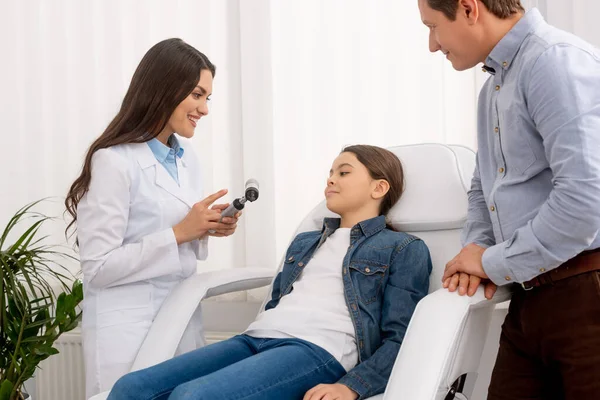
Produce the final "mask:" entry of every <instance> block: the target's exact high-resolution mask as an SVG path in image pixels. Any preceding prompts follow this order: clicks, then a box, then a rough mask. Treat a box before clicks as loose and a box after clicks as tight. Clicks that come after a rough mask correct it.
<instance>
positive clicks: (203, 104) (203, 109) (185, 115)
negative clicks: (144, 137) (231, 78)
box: [159, 69, 213, 143]
mask: <svg viewBox="0 0 600 400" xmlns="http://www.w3.org/2000/svg"><path fill="white" fill-rule="evenodd" d="M212 83H213V77H212V74H211V72H210V71H209V70H207V69H204V70H202V71H200V80H199V81H198V85H196V87H195V88H194V90H192V93H190V94H189V95H188V97H186V98H185V99H184V100H183V101H182V102H181V103H179V105H178V106H177V108H176V109H175V111H173V114H171V118H169V122H167V125H166V126H165V129H164V130H163V132H162V133H161V134H160V135H159V140H161V141H163V140H162V139H164V141H163V143H166V142H167V139H168V138H169V136H171V134H172V133H174V132H175V133H177V134H178V135H179V136H183V137H185V138H191V137H192V136H194V131H195V129H196V125H197V123H198V120H200V118H202V117H204V116H205V115H207V114H208V101H209V100H210V95H211V94H212Z"/></svg>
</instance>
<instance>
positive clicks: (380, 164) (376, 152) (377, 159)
mask: <svg viewBox="0 0 600 400" xmlns="http://www.w3.org/2000/svg"><path fill="white" fill-rule="evenodd" d="M345 152H348V153H352V154H354V155H355V156H356V158H357V159H358V161H360V163H361V164H363V165H364V166H365V167H366V168H367V170H368V171H369V175H371V178H373V179H385V180H386V181H387V182H388V183H389V184H390V190H388V192H387V193H386V195H385V197H384V198H383V200H382V201H381V207H380V209H379V214H380V215H385V214H387V213H388V211H390V209H391V208H392V207H393V206H394V204H396V202H397V201H398V200H399V199H400V197H401V196H402V192H403V191H404V171H403V169H402V163H401V162H400V159H398V157H397V156H396V155H395V154H394V153H392V152H391V151H389V150H386V149H383V148H381V147H377V146H370V145H367V144H358V145H353V146H348V147H345V148H344V149H343V150H342V153H345Z"/></svg>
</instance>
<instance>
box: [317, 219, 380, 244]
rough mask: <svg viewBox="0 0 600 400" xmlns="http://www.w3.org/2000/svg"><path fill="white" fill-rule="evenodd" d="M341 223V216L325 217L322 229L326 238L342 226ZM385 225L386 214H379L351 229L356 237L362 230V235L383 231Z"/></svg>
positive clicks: (371, 234)
mask: <svg viewBox="0 0 600 400" xmlns="http://www.w3.org/2000/svg"><path fill="white" fill-rule="evenodd" d="M340 223H341V219H340V218H325V219H324V220H323V228H322V229H321V233H322V234H324V237H325V238H326V237H328V236H329V235H331V234H332V233H333V232H335V231H336V229H337V228H339V227H340ZM385 227H386V222H385V216H383V215H379V216H377V217H374V218H370V219H367V220H365V221H361V222H359V223H358V224H356V225H354V226H353V227H352V230H351V237H352V238H353V239H356V238H357V237H358V236H361V235H360V232H362V236H365V237H370V236H373V235H375V234H376V233H378V232H381V231H382V230H383V229H385Z"/></svg>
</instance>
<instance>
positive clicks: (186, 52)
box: [65, 39, 215, 234]
mask: <svg viewBox="0 0 600 400" xmlns="http://www.w3.org/2000/svg"><path fill="white" fill-rule="evenodd" d="M202 70H209V71H210V72H211V74H212V75H213V77H214V75H215V66H214V65H213V64H212V63H211V62H210V61H209V60H208V58H207V57H206V56H205V55H204V54H202V53H201V52H199V51H198V50H196V49H195V48H194V47H192V46H190V45H189V44H187V43H185V42H184V41H183V40H181V39H167V40H163V41H162V42H159V43H157V44H155V45H154V46H152V48H151V49H150V50H148V52H147V53H146V54H145V55H144V58H142V61H141V62H140V64H139V65H138V67H137V69H136V71H135V73H134V74H133V78H132V79H131V84H130V85H129V89H128V90H127V93H126V94H125V98H124V99H123V103H122V104H121V109H120V110H119V112H118V113H117V115H116V116H115V118H114V119H113V120H112V121H111V123H110V124H109V125H108V127H107V128H106V130H105V131H104V133H102V135H100V137H98V138H97V139H96V140H95V141H94V143H92V145H91V146H90V148H89V149H88V151H87V154H86V156H85V161H84V163H83V168H82V171H81V174H80V175H79V177H77V179H75V181H74V182H73V184H72V185H71V188H70V189H69V193H68V194H67V197H66V199H65V207H66V209H67V212H68V213H69V214H71V216H72V217H73V221H71V223H70V224H69V225H68V226H67V229H66V230H65V234H67V233H68V231H69V229H70V228H71V226H72V225H73V224H74V223H75V222H76V221H77V205H78V204H79V201H80V200H81V198H82V197H83V196H84V195H85V193H86V192H87V190H88V188H89V185H90V180H91V177H92V173H91V162H92V156H93V155H94V153H95V152H96V151H98V150H100V149H104V148H107V147H111V146H115V145H118V144H124V143H143V142H147V141H149V140H151V139H153V138H155V137H156V136H158V134H159V133H160V132H161V131H162V130H163V129H164V128H165V126H166V125H167V122H168V121H169V118H170V117H171V114H173V112H174V111H175V108H177V106H178V105H179V103H181V102H182V101H183V100H185V98H186V97H187V96H188V95H189V94H190V93H191V92H192V91H193V90H194V88H195V87H196V85H197V84H198V81H199V78H200V72H201V71H202Z"/></svg>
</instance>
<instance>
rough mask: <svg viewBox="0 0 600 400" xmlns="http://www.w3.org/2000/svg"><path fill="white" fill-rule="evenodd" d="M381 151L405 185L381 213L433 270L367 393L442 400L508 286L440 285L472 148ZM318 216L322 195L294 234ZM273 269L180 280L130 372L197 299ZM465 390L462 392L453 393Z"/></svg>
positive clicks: (470, 368)
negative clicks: (452, 288) (391, 357)
mask: <svg viewBox="0 0 600 400" xmlns="http://www.w3.org/2000/svg"><path fill="white" fill-rule="evenodd" d="M389 150H391V151H393V152H394V153H395V154H396V155H398V157H399V158H400V160H401V161H402V164H403V167H404V174H405V181H406V188H405V192H404V194H403V196H402V198H401V199H400V201H399V203H398V204H396V205H395V206H394V207H393V208H392V209H391V210H390V212H389V213H388V220H389V222H390V223H391V225H392V226H393V227H394V228H395V229H397V230H401V231H405V232H409V233H412V234H414V235H416V236H418V237H420V238H421V239H423V240H424V241H425V243H426V244H427V245H428V247H429V249H430V252H431V256H432V259H433V272H432V274H431V279H430V294H429V295H427V296H426V297H425V298H424V299H423V300H422V301H421V302H420V303H419V304H418V305H417V308H416V310H415V313H414V315H413V317H412V319H411V322H410V324H409V326H408V330H407V332H406V336H405V337H404V341H403V343H402V346H401V348H400V352H399V354H398V357H397V359H396V363H395V365H394V368H393V371H392V375H391V377H390V381H389V383H388V386H387V389H386V391H385V393H384V394H381V395H378V396H375V397H371V398H369V400H381V399H385V400H446V399H448V400H450V399H453V398H455V397H454V395H455V393H460V392H461V390H463V386H464V380H465V376H466V374H469V375H470V376H471V374H476V372H477V370H478V367H479V361H480V359H481V354H482V352H483V347H484V344H485V339H486V337H487V334H488V330H489V326H490V321H491V317H492V312H493V310H494V307H495V305H496V304H497V303H500V302H504V301H506V300H508V299H509V298H510V292H509V291H508V290H505V288H499V290H498V292H497V293H496V295H495V296H494V299H492V300H491V301H490V300H486V299H485V297H484V295H483V287H480V288H479V289H478V290H477V293H476V294H475V295H474V296H473V297H467V296H464V297H461V296H459V295H458V294H457V293H450V292H448V291H447V290H446V289H442V288H441V281H440V280H441V277H442V274H443V271H444V267H445V265H446V262H447V261H449V260H450V259H451V258H453V257H454V256H455V255H456V254H457V253H458V252H459V251H460V249H461V245H460V231H461V228H462V226H463V224H464V222H465V219H466V214H467V190H468V188H469V187H470V181H471V176H472V174H473V170H474V168H475V154H474V152H473V151H472V150H470V149H468V148H465V147H461V146H446V145H441V144H421V145H409V146H398V147H392V148H390V149H389ZM326 216H334V214H332V213H331V212H330V211H328V210H327V208H326V207H325V203H324V202H322V203H320V204H319V205H317V207H315V208H314V209H313V210H312V211H311V212H310V213H309V215H308V216H307V217H306V218H305V219H304V220H303V221H302V223H301V224H300V226H299V228H298V230H297V231H296V233H295V235H296V234H298V233H300V232H305V231H309V230H316V229H321V226H322V221H323V218H324V217H326ZM295 235H294V236H295ZM282 263H283V260H282V261H281V262H280V268H281V264H282ZM274 276H275V270H274V269H273V268H236V269H230V270H224V271H216V272H206V273H199V274H197V275H195V276H192V277H190V278H188V279H187V280H186V281H184V282H182V283H181V284H180V285H179V286H178V287H177V288H176V289H175V290H174V291H173V292H172V293H171V295H170V296H169V297H168V298H167V300H166V301H165V303H164V304H163V306H162V308H161V309H160V311H159V313H158V315H157V317H156V319H155V320H154V322H153V324H152V327H151V328H150V331H149V333H148V336H147V337H146V339H145V340H144V343H143V345H142V347H141V349H140V352H139V354H138V356H137V358H136V360H135V362H134V364H133V367H132V371H135V370H138V369H142V368H146V367H149V366H152V365H155V364H157V363H159V362H162V361H164V360H167V359H169V358H172V357H173V355H174V354H175V350H176V349H177V346H178V344H179V340H180V339H181V337H182V335H183V332H184V330H185V328H186V326H187V323H188V321H189V320H190V318H191V316H192V314H193V313H194V311H195V310H196V308H197V307H198V306H199V305H200V303H201V301H202V300H203V299H206V298H208V297H212V296H216V295H219V294H223V293H230V292H235V291H240V290H248V289H252V288H257V287H261V286H266V285H269V284H272V281H273V278H274ZM266 301H267V299H265V303H266ZM263 309H264V303H263V307H262V308H261V310H263ZM466 391H468V389H466ZM107 395H108V392H106V393H102V394H99V395H97V396H94V397H92V399H90V400H102V399H105V398H106V396H107ZM470 396H471V393H468V392H462V394H460V395H457V396H456V399H464V398H467V399H469V398H470ZM472 400H479V399H472Z"/></svg>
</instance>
